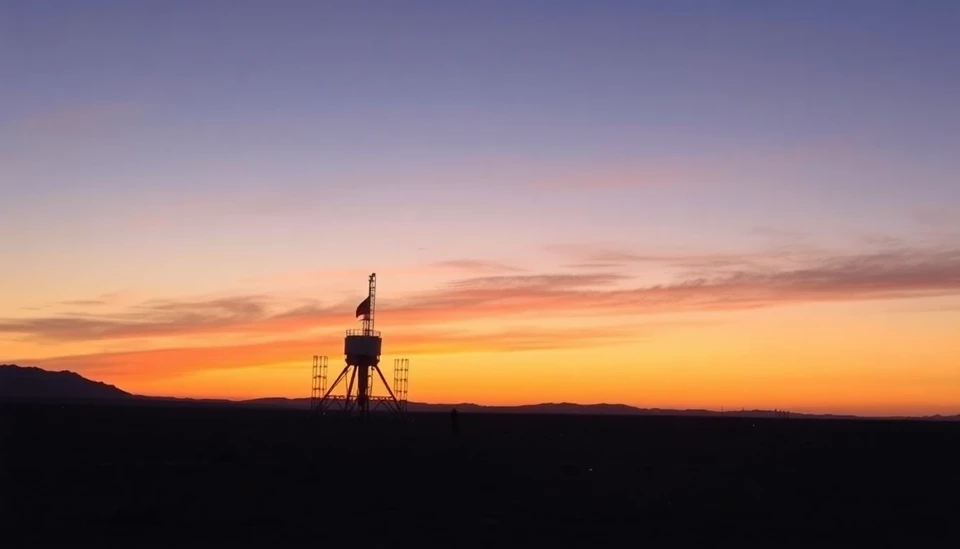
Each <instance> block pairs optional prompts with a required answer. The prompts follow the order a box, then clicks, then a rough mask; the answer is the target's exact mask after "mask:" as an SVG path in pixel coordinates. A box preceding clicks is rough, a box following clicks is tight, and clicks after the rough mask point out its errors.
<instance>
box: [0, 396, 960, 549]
mask: <svg viewBox="0 0 960 549" xmlns="http://www.w3.org/2000/svg"><path fill="white" fill-rule="evenodd" d="M0 460H2V461H0V465H2V468H0V506H2V508H0V536H2V537H0V546H3V547H15V546H25V545H29V546H39V545H41V544H47V543H55V544H57V545H61V546H70V547H76V546H80V545H97V546H103V545H104V544H105V543H107V542H111V543H112V542H116V543H117V544H119V545H121V546H124V547H137V546H178V547H182V546H208V545H213V546H227V545H229V546H233V547H240V546H243V547H247V546H263V547H270V546H308V545H312V546H317V547H319V546H329V545H331V544H333V543H339V542H342V541H346V540H348V539H352V540H353V543H351V545H350V546H351V547H353V548H354V549H359V548H362V547H383V546H400V545H401V544H402V545H404V546H409V547H424V546H439V547H451V546H477V547H493V546H503V545H507V546H534V545H537V546H547V547H555V546H578V547H594V546H609V545H614V544H616V545H618V546H626V547H631V546H639V545H641V543H642V542H644V541H655V542H657V543H656V545H658V546H663V545H671V546H672V545H681V544H683V545H689V544H691V543H693V544H696V545H695V546H706V545H709V546H717V545H725V546H734V547H744V546H758V547H791V546H798V547H799V546H803V547H808V546H809V547H812V546H817V547H830V546H850V545H851V544H857V545H860V546H862V545H864V544H870V543H873V542H878V543H881V544H883V545H897V546H899V545H903V546H908V545H906V544H908V543H909V546H913V545H916V544H917V543H919V542H927V543H926V544H925V546H931V547H933V546H936V547H947V546H952V544H953V543H955V542H956V541H957V540H958V539H960V503H958V502H960V499H958V498H960V426H958V425H957V424H950V423H924V422H886V421H884V422H881V421H840V420H836V421H817V420H751V419H731V418H669V417H586V416H553V417H551V416H530V415H526V416H507V415H469V414H461V417H460V434H459V436H458V437H454V436H452V435H451V432H450V424H449V417H447V416H446V415H440V414H437V415H430V414H423V415H415V416H413V417H412V420H411V421H410V422H408V423H405V424H403V423H387V422H384V421H379V422H374V423H371V424H366V425H364V424H358V423H355V422H349V423H347V422H343V421H329V420H326V421H324V420H320V421H317V420H316V419H315V418H310V417H308V416H307V415H305V414H304V413H302V412H298V411H284V410H262V409H243V408H231V407H213V406H211V407H189V406H184V405H168V406H163V405H133V406H122V405H100V406H96V405H84V406H80V405H67V406H55V405H22V404H21V405H0ZM910 542H912V543H910Z"/></svg>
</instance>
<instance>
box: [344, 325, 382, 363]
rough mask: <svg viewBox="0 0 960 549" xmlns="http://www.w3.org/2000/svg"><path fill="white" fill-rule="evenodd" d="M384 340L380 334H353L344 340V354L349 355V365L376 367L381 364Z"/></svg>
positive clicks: (349, 334)
mask: <svg viewBox="0 0 960 549" xmlns="http://www.w3.org/2000/svg"><path fill="white" fill-rule="evenodd" d="M382 347H383V340H382V339H380V334H379V333H378V332H374V334H366V333H359V334H358V333H351V332H347V337H346V338H345V339H344V340H343V353H344V354H345V355H347V364H354V365H371V366H372V365H374V364H377V363H378V362H380V349H381V348H382Z"/></svg>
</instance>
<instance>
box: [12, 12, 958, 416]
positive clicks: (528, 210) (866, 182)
mask: <svg viewBox="0 0 960 549" xmlns="http://www.w3.org/2000/svg"><path fill="white" fill-rule="evenodd" d="M957 28H960V3H957V2H951V1H943V2H935V1H928V2H892V1H882V0H874V1H856V0H851V1H845V2H835V1H829V2H827V1H813V0H811V1H804V2H779V1H772V2H771V1H728V2H712V1H701V2H692V1H678V0H674V1H669V2H668V1H657V2H654V1H649V2H644V1H640V0H637V1H629V2H628V1H622V2H618V1H606V2H586V1H578V2H573V1H549V2H547V1H534V0H530V1H524V2H507V1H484V2H441V1H404V2H386V1H362V2H346V1H344V2H339V1H324V2H313V1H292V0H282V1H269V2H268V1H266V0H264V1H256V2H254V1H233V0H231V1H215V0H207V1H204V2H186V1H142V2H127V1H99V0H90V1H85V2H70V1H53V0H50V1H43V2H32V1H25V0H23V1H17V0H13V1H7V2H2V3H0V73H2V77H0V257H2V258H3V266H2V269H0V362H15V363H19V364H29V365H38V366H42V367H48V368H56V369H71V370H75V371H78V372H80V373H82V374H84V375H87V376H88V377H92V378H94V379H98V380H103V381H107V382H110V383H115V384H117V385H119V386H121V387H123V388H125V389H127V390H130V391H133V392H140V393H146V394H165V395H174V396H196V397H230V398H244V397H258V396H290V397H300V396H305V395H306V394H308V390H309V389H308V384H309V366H310V357H311V356H312V355H314V354H326V355H329V356H330V357H331V364H332V366H334V367H335V365H336V364H338V363H339V362H340V361H341V354H340V353H341V352H342V335H343V330H344V329H347V328H353V327H355V320H354V319H353V318H352V317H351V313H352V311H353V309H354V307H356V305H357V303H359V301H360V300H361V299H362V298H363V295H364V292H365V289H366V276H367V274H369V273H370V272H374V271H375V272H377V273H378V276H379V290H380V299H379V303H380V306H381V309H380V315H379V318H378V322H379V325H378V327H379V328H380V329H382V330H383V331H384V333H385V356H384V361H385V363H386V364H387V365H388V366H389V364H390V363H391V359H392V358H394V357H401V356H403V357H408V358H410V359H411V394H410V397H411V399H413V400H418V401H433V402H460V401H473V402H478V403H487V404H509V403H529V402H541V401H574V402H623V403H628V404H634V405H638V406H645V407H654V406H658V407H705V408H715V409H716V408H720V407H725V408H741V407H745V408H754V407H764V408H787V409H791V410H796V411H814V412H854V413H861V414H888V413H909V414H933V413H957V412H960V337H958V335H957V334H958V330H957V327H958V326H960V154H958V151H960V106H958V103H957V98H958V97H960V63H958V58H960V34H958V33H957V32H956V29H957ZM388 378H389V375H388Z"/></svg>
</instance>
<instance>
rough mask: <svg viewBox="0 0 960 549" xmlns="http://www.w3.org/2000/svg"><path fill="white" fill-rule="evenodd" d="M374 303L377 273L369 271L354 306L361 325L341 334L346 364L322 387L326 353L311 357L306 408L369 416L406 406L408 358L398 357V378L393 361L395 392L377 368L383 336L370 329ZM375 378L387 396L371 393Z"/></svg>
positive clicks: (372, 328)
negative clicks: (400, 363) (341, 388)
mask: <svg viewBox="0 0 960 549" xmlns="http://www.w3.org/2000/svg"><path fill="white" fill-rule="evenodd" d="M376 303H377V275H376V273H373V274H371V275H370V278H369V287H368V292H367V298H366V299H364V300H363V301H362V302H361V303H360V305H359V306H358V307H357V314H356V316H357V317H363V328H361V329H359V330H356V329H353V330H347V334H346V337H345V338H344V343H343V347H344V355H345V357H346V366H344V368H343V370H342V371H341V372H340V375H338V376H337V377H336V379H334V381H333V383H332V384H331V385H330V387H329V388H327V387H326V383H327V375H326V368H327V363H326V357H314V365H313V384H312V391H311V398H310V408H311V409H312V410H314V411H317V412H320V413H326V412H332V411H339V412H342V413H345V414H348V415H354V414H358V415H360V416H361V417H364V418H366V417H369V415H370V412H371V411H375V410H377V409H378V408H381V407H385V408H386V409H387V410H388V411H392V412H396V413H401V414H402V413H404V412H405V411H406V409H407V402H406V394H407V371H408V370H409V361H407V360H406V359H402V360H404V361H405V362H404V363H403V371H402V373H403V375H402V381H400V379H401V378H400V377H398V371H397V366H398V363H397V362H396V361H394V385H393V386H394V388H398V389H399V388H402V389H403V391H402V393H400V394H399V395H398V394H397V393H395V391H394V390H392V389H391V388H390V384H388V383H387V379H386V378H385V377H384V376H383V372H382V371H381V370H380V351H381V349H382V348H383V339H382V338H381V337H380V332H378V331H377V330H375V329H374V321H375V319H376ZM377 378H379V379H380V381H381V382H382V383H383V387H384V389H386V391H387V394H388V395H389V396H375V395H374V391H373V386H374V384H375V382H376V379H377ZM341 384H343V386H344V392H343V393H342V394H339V395H338V394H334V391H335V390H336V389H337V387H339V386H341Z"/></svg>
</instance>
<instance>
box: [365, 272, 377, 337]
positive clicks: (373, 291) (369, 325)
mask: <svg viewBox="0 0 960 549" xmlns="http://www.w3.org/2000/svg"><path fill="white" fill-rule="evenodd" d="M367 299H369V300H370V312H369V313H367V314H366V315H364V317H363V334H364V335H373V315H374V312H375V311H376V308H377V273H372V274H371V275H370V284H369V289H368V290H367Z"/></svg>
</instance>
